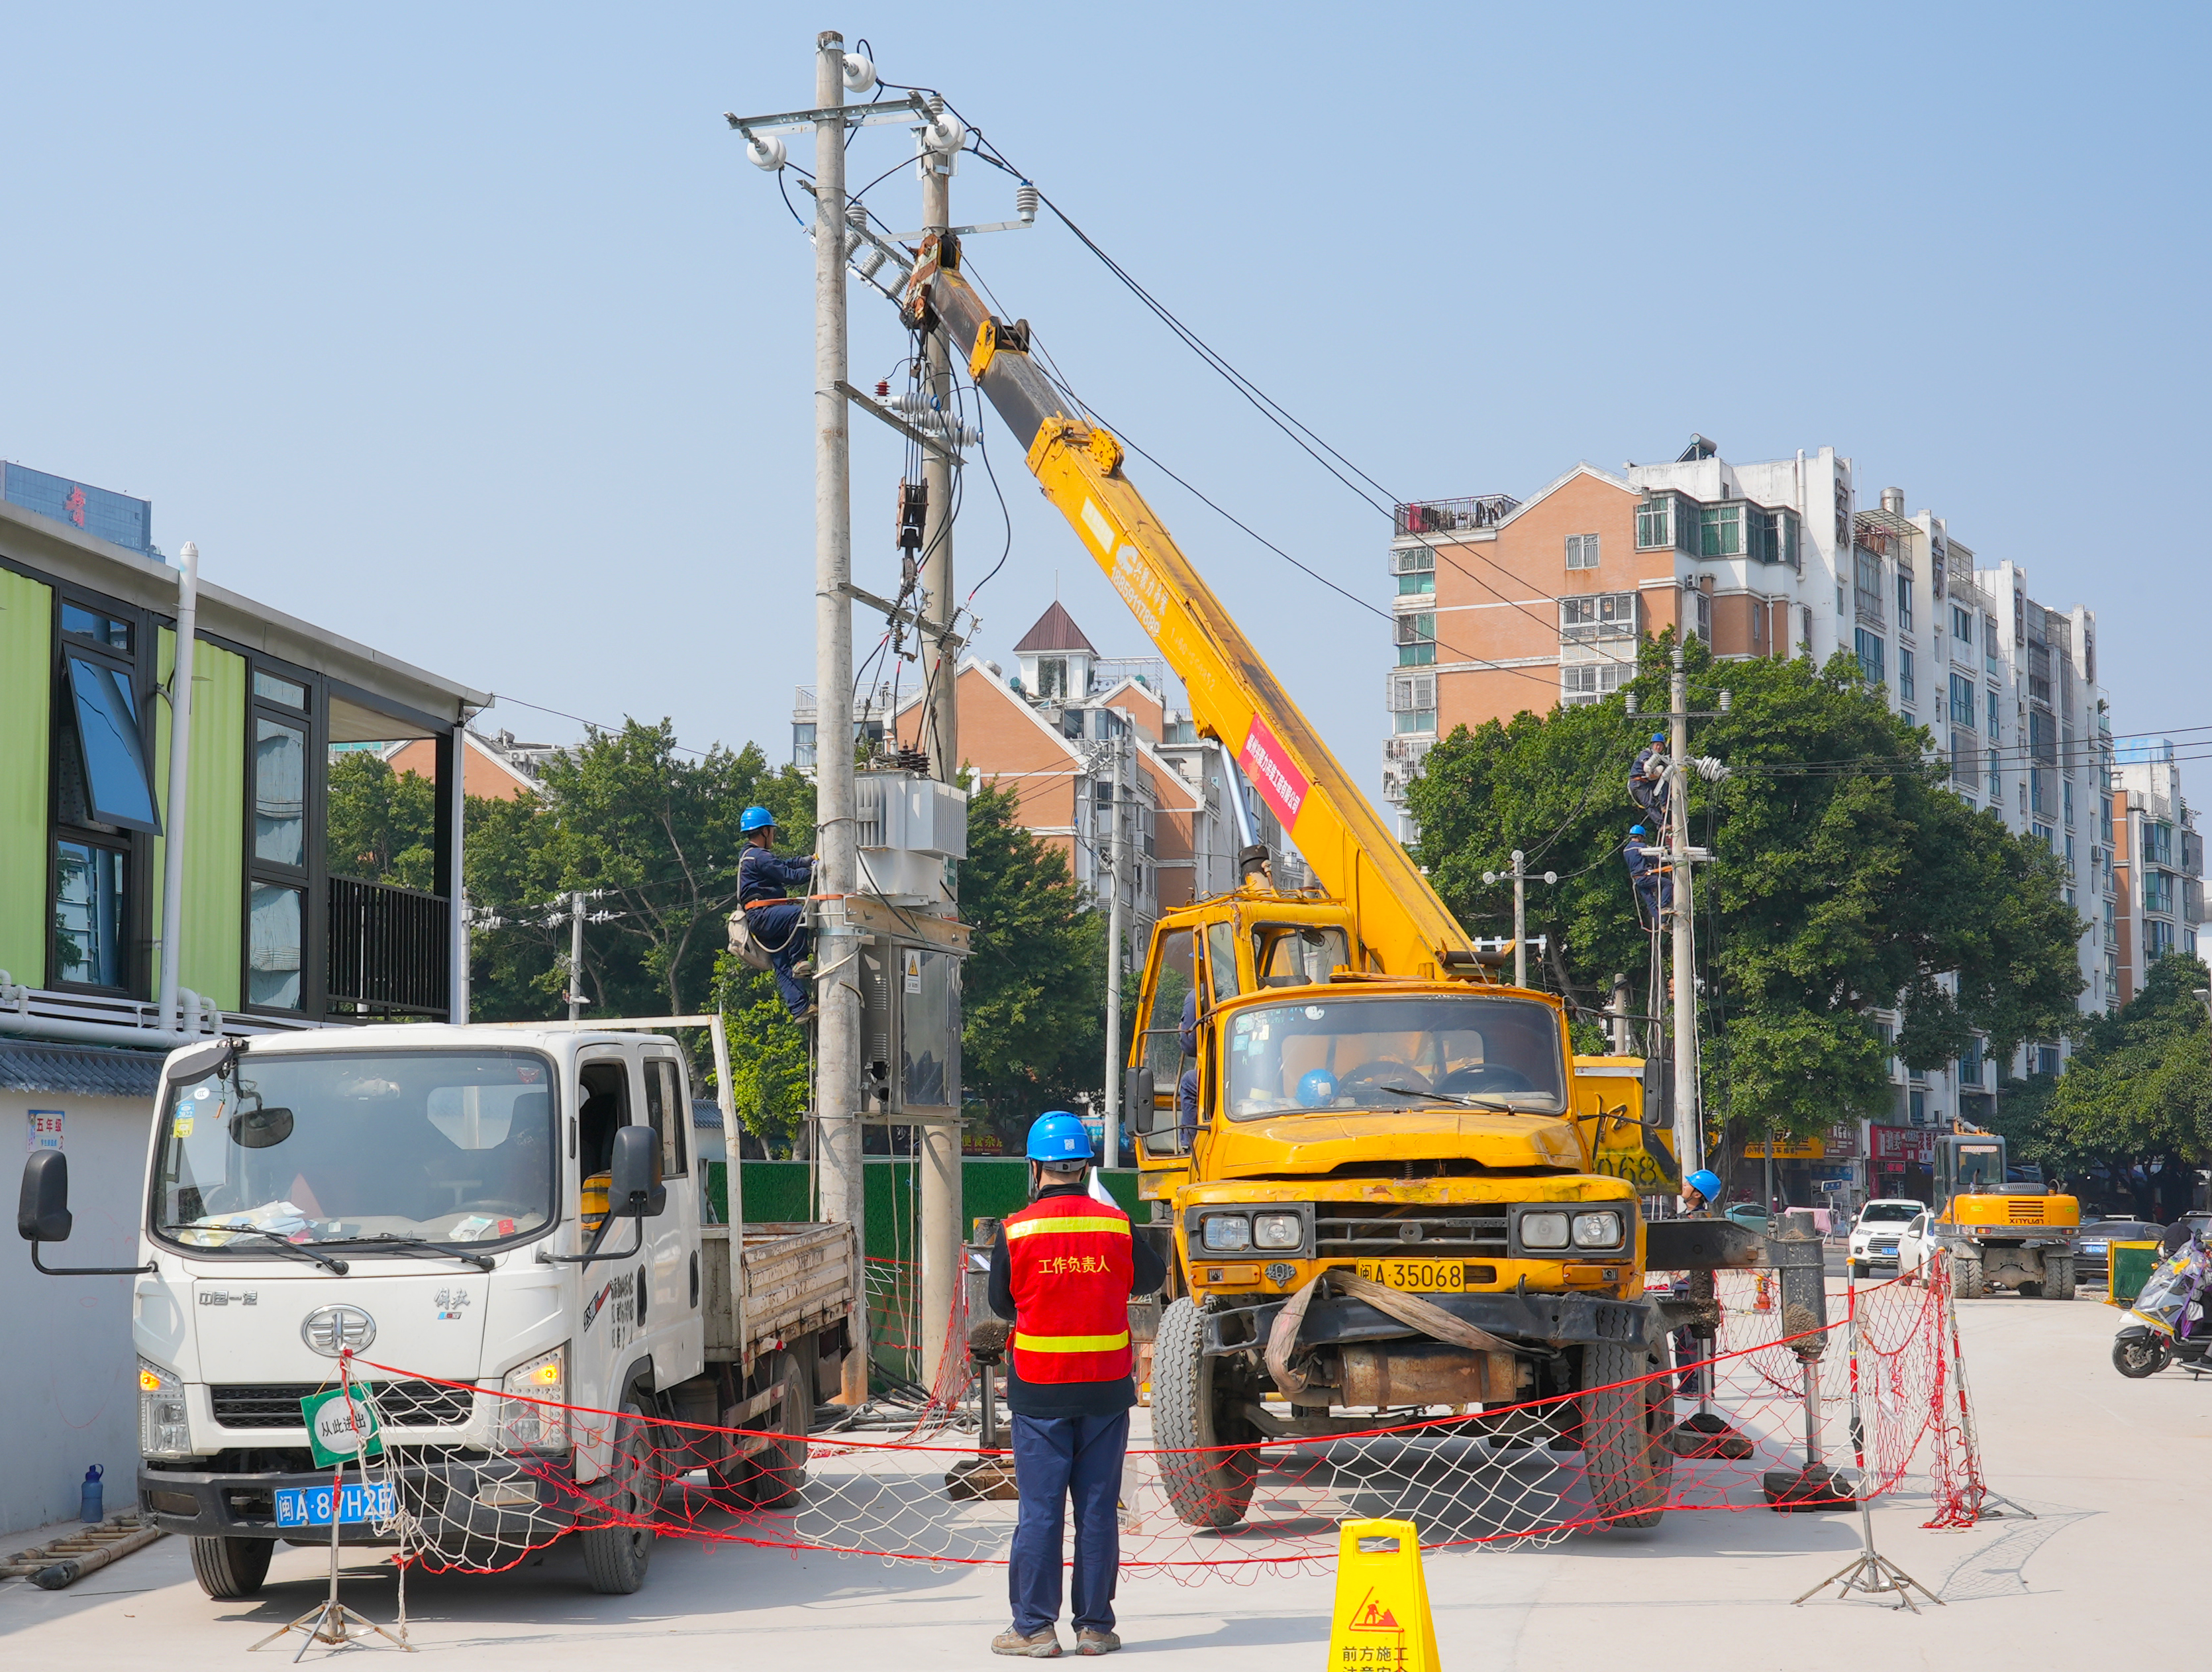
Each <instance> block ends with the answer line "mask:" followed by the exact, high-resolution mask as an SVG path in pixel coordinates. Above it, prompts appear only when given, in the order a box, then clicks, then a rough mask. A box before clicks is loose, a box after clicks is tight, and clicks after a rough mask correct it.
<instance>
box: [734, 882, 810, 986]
mask: <svg viewBox="0 0 2212 1672" xmlns="http://www.w3.org/2000/svg"><path fill="white" fill-rule="evenodd" d="M813 874H814V856H813V855H812V854H801V855H800V856H799V857H798V858H796V859H788V860H787V859H783V858H781V857H780V856H778V855H777V854H773V853H771V852H769V850H768V849H767V848H746V849H745V851H744V855H743V856H742V857H741V858H739V860H738V908H739V909H741V910H742V911H743V912H744V914H745V927H747V928H749V929H750V930H751V931H752V936H753V939H755V940H757V941H758V942H759V943H760V947H761V950H762V951H763V952H766V953H767V954H768V958H769V963H770V964H773V965H775V990H776V992H777V993H779V994H781V995H782V998H783V1002H784V1006H785V1007H786V1008H787V1009H788V1010H789V1011H790V1012H791V1013H792V1015H793V1017H794V1018H797V1017H801V1016H804V1015H805V1013H806V1010H807V1006H808V1005H809V1004H810V1003H811V999H810V996H809V994H807V991H806V988H805V983H804V982H801V981H800V980H799V977H798V976H794V975H793V974H792V972H791V967H792V965H793V964H796V963H798V962H799V959H801V958H805V956H806V955H807V953H808V952H810V951H811V949H812V947H813V945H814V937H813V935H812V934H811V933H810V932H809V931H808V929H807V927H806V904H805V902H804V901H801V900H791V899H787V898H785V894H786V891H788V890H790V889H793V888H804V887H805V885H806V882H807V879H809V878H811V877H812V876H813Z"/></svg>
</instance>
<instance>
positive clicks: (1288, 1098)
mask: <svg viewBox="0 0 2212 1672" xmlns="http://www.w3.org/2000/svg"><path fill="white" fill-rule="evenodd" d="M1564 1073H1565V1068H1564V1066H1563V1053H1562V1050H1561V1048H1560V1043H1559V1018H1558V1016H1557V1014H1556V1013H1555V1012H1553V1010H1552V1008H1551V1007H1550V1006H1548V1005H1541V1004H1535V1003H1533V1002H1531V1001H1530V1000H1526V999H1486V998H1477V997H1474V996H1472V995H1470V996H1468V997H1466V998H1461V997H1458V996H1456V995H1453V996H1450V997H1436V998H1426V997H1424V998H1383V997H1376V998H1352V997H1346V996H1340V995H1339V994H1335V993H1332V994H1330V995H1329V997H1328V1000H1327V1001H1326V1002H1323V1003H1318V1004H1297V1005H1280V1006H1273V1007H1271V1008H1268V1009H1265V1010H1248V1011H1243V1012H1240V1013H1239V1014H1237V1016H1236V1017H1234V1018H1231V1021H1230V1024H1229V1115H1230V1118H1231V1120H1237V1121H1250V1120H1256V1119H1259V1118H1260V1117H1261V1116H1267V1115H1273V1114H1279V1113H1282V1112H1285V1111H1289V1112H1292V1113H1309V1112H1310V1113H1316V1114H1319V1113H1323V1112H1328V1111H1334V1110H1352V1109H1358V1110H1415V1109H1431V1110H1433V1109H1434V1108H1435V1107H1436V1106H1437V1104H1439V1103H1443V1102H1457V1101H1460V1100H1462V1099H1464V1100H1465V1101H1466V1102H1467V1104H1468V1106H1469V1107H1470V1108H1482V1107H1486V1106H1494V1107H1500V1108H1503V1107H1508V1106H1510V1107H1511V1108H1514V1109H1521V1110H1531V1111H1535V1112H1540V1113H1545V1114H1556V1113H1559V1112H1560V1111H1562V1110H1565V1108H1566V1098H1565V1092H1564V1089H1563V1084H1562V1082H1563V1076H1564Z"/></svg>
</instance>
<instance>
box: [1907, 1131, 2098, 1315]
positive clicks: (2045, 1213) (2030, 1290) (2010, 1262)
mask: <svg viewBox="0 0 2212 1672" xmlns="http://www.w3.org/2000/svg"><path fill="white" fill-rule="evenodd" d="M1929 1233H1930V1234H1929V1241H1930V1242H1931V1243H1940V1244H1941V1245H1942V1247H1943V1248H1945V1249H1948V1251H1949V1253H1950V1256H1951V1273H1952V1278H1951V1280H1952V1284H1953V1286H1954V1290H1955V1292H1956V1293H1957V1294H1958V1295H1959V1297H1960V1298H1961V1299H1964V1300H1972V1299H1975V1298H1978V1297H1979V1296H1982V1295H1984V1294H1986V1293H1988V1292H1989V1291H1990V1289H1992V1288H1997V1287H2008V1288H2010V1289H2012V1290H2013V1291H2014V1292H2015V1293H2017V1294H2021V1295H2027V1296H2031V1297H2033V1296H2042V1297H2044V1298H2046V1299H2051V1300H2071V1299H2073V1298H2074V1257H2075V1252H2076V1249H2077V1247H2078V1243H2077V1239H2078V1237H2080V1235H2081V1202H2080V1201H2078V1200H2077V1199H2075V1197H2073V1196H2069V1195H2060V1194H2058V1193H2057V1192H2056V1191H2053V1190H2051V1189H2048V1188H2047V1187H2046V1186H2045V1183H2044V1179H2043V1170H2042V1169H2041V1168H2039V1167H2019V1166H2008V1165H2007V1164H2006V1158H2005V1140H2004V1139H2003V1137H2002V1134H1997V1133H1994V1132H1984V1130H1982V1128H1979V1127H1975V1126H1966V1125H1964V1124H1962V1125H1961V1126H1960V1128H1959V1130H1957V1131H1956V1132H1949V1133H1946V1134H1943V1135H1942V1137H1940V1138H1938V1139H1937V1140H1936V1213H1935V1215H1934V1218H1933V1223H1932V1224H1931V1225H1930V1226H1929Z"/></svg>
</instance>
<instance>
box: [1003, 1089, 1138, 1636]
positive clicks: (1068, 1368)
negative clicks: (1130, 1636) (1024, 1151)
mask: <svg viewBox="0 0 2212 1672" xmlns="http://www.w3.org/2000/svg"><path fill="white" fill-rule="evenodd" d="M1027 1148H1028V1154H1029V1161H1030V1198H1031V1200H1030V1205H1029V1206H1028V1207H1024V1208H1023V1209H1021V1210H1020V1211H1019V1212H1018V1213H1010V1214H1008V1215H1007V1216H1006V1219H1005V1221H1004V1222H1003V1223H1002V1224H1001V1225H1000V1227H999V1237H998V1240H997V1241H996V1242H995V1243H993V1245H992V1248H991V1310H993V1311H994V1312H996V1313H997V1314H998V1315H999V1316H1000V1317H1002V1318H1006V1319H1008V1320H1010V1321H1011V1322H1012V1324H1013V1326H1014V1327H1013V1332H1012V1335H1011V1337H1010V1338H1009V1341H1008V1353H1007V1365H1008V1371H1007V1376H1006V1404H1007V1406H1008V1407H1009V1408H1011V1409H1012V1412H1013V1442H1014V1481H1015V1485H1016V1487H1017V1488H1018V1491H1019V1493H1020V1495H1021V1505H1022V1507H1021V1514H1020V1517H1019V1519H1018V1521H1017V1522H1016V1523H1015V1525H1014V1545H1013V1550H1012V1554H1011V1555H1010V1557H1009V1559H1008V1561H1007V1565H1006V1590H1007V1592H1008V1595H1009V1596H1010V1597H1011V1599H1012V1603H1013V1615H1014V1617H1013V1624H1012V1625H1011V1626H1008V1627H1007V1628H1006V1630H1005V1631H1003V1632H1000V1633H999V1635H998V1636H997V1637H995V1638H994V1639H992V1640H991V1652H992V1653H993V1654H996V1655H1020V1656H1024V1657H1028V1658H1030V1659H1032V1660H1049V1659H1051V1658H1053V1657H1054V1656H1056V1655H1058V1654H1059V1653H1060V1635H1059V1620H1060V1539H1061V1535H1062V1532H1063V1529H1064V1528H1065V1526H1066V1511H1067V1506H1068V1504H1069V1502H1070V1500H1073V1504H1074V1507H1075V1559H1074V1565H1075V1583H1074V1587H1073V1590H1074V1596H1073V1608H1072V1609H1071V1613H1072V1614H1073V1623H1074V1626H1075V1650H1076V1652H1077V1653H1078V1654H1080V1655H1110V1654H1112V1653H1113V1652H1114V1651H1115V1650H1116V1649H1119V1648H1120V1647H1121V1639H1120V1638H1119V1637H1117V1636H1115V1633H1114V1582H1115V1576H1116V1573H1117V1572H1118V1571H1119V1569H1120V1566H1121V1535H1120V1529H1119V1527H1118V1525H1117V1521H1116V1508H1117V1505H1118V1501H1119V1499H1120V1495H1121V1465H1122V1462H1123V1460H1124V1458H1125V1457H1126V1456H1127V1452H1128V1449H1129V1409H1130V1408H1131V1407H1132V1406H1133V1405H1134V1404H1135V1403H1136V1402H1137V1384H1136V1381H1135V1378H1134V1377H1133V1376H1132V1374H1131V1371H1132V1368H1133V1363H1134V1360H1133V1353H1132V1351H1131V1347H1130V1342H1129V1297H1130V1296H1132V1295H1139V1294H1150V1293H1152V1292H1153V1291H1155V1290H1156V1289H1158V1287H1159V1286H1160V1285H1161V1284H1163V1283H1164V1282H1165V1281H1166V1280H1167V1267H1166V1265H1165V1263H1164V1262H1163V1261H1162V1260H1161V1258H1160V1256H1158V1254H1157V1253H1156V1252H1154V1250H1153V1249H1152V1245H1151V1244H1150V1243H1145V1242H1141V1241H1139V1240H1138V1238H1137V1237H1135V1235H1134V1234H1133V1232H1132V1231H1131V1230H1130V1226H1129V1216H1128V1215H1127V1214H1126V1213H1123V1212H1122V1211H1121V1209H1120V1208H1119V1207H1114V1206H1112V1205H1110V1204H1109V1203H1107V1202H1103V1201H1099V1200H1098V1199H1097V1197H1096V1196H1094V1195H1091V1193H1090V1191H1089V1190H1088V1189H1086V1188H1085V1179H1086V1176H1087V1175H1088V1174H1089V1172H1090V1170H1091V1160H1092V1151H1091V1134H1090V1133H1089V1132H1088V1131H1086V1130H1085V1128H1084V1125H1083V1122H1081V1121H1079V1120H1078V1119H1077V1118H1076V1117H1075V1116H1073V1115H1069V1114H1066V1113H1064V1112H1062V1111H1060V1110H1054V1111H1052V1112H1051V1113H1049V1114H1046V1115H1042V1116H1038V1117H1037V1121H1036V1125H1034V1126H1032V1127H1031V1128H1030V1136H1029V1144H1028V1146H1027Z"/></svg>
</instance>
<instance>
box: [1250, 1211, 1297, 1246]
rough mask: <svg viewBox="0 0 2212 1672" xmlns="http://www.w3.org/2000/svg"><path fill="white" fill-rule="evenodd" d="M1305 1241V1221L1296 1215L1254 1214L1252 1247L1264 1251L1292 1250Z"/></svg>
mask: <svg viewBox="0 0 2212 1672" xmlns="http://www.w3.org/2000/svg"><path fill="white" fill-rule="evenodd" d="M1305 1239H1306V1230H1305V1220H1304V1216H1303V1215H1301V1214H1297V1213H1255V1214H1254V1215H1253V1216H1252V1245H1253V1246H1254V1247H1255V1248H1264V1249H1294V1248H1297V1246H1298V1245H1299V1244H1300V1243H1304V1241H1305Z"/></svg>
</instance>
